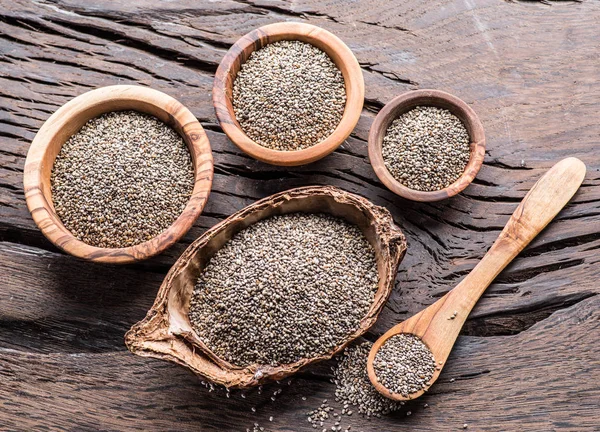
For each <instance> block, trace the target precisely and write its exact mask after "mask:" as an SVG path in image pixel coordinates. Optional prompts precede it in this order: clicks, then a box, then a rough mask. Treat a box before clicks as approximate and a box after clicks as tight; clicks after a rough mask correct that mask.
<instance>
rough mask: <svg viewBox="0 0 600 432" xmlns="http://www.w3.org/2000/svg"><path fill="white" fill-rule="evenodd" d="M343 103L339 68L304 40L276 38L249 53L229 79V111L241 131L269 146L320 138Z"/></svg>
mask: <svg viewBox="0 0 600 432" xmlns="http://www.w3.org/2000/svg"><path fill="white" fill-rule="evenodd" d="M345 106H346V89H345V85H344V77H343V76H342V73H341V71H340V70H339V69H338V68H337V66H336V65H335V63H334V62H333V61H332V60H331V59H330V58H329V56H328V55H327V54H326V53H325V52H324V51H321V50H320V49H319V48H317V47H315V46H313V45H311V44H309V43H306V42H301V41H279V42H274V43H270V44H268V45H265V46H264V47H263V48H261V49H259V50H257V51H254V52H252V54H250V57H249V58H248V60H247V61H246V62H245V63H244V64H243V65H242V66H241V69H240V71H239V72H238V74H237V77H236V79H235V81H234V83H233V109H234V112H235V117H236V119H237V121H238V122H239V124H240V126H241V128H242V130H243V131H244V132H245V133H246V135H248V136H249V137H250V138H251V139H252V140H253V141H255V142H256V143H258V144H259V145H261V146H263V147H267V148H270V149H273V150H282V151H293V150H301V149H304V148H307V147H311V146H313V145H315V144H317V143H319V142H321V141H323V140H324V139H325V138H327V137H328V136H329V135H331V134H332V133H333V131H334V130H335V128H336V127H337V125H338V124H339V123H340V121H341V119H342V116H343V114H344V108H345Z"/></svg>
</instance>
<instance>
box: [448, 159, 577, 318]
mask: <svg viewBox="0 0 600 432" xmlns="http://www.w3.org/2000/svg"><path fill="white" fill-rule="evenodd" d="M584 176H585V165H584V163H583V162H581V161H580V160H579V159H577V158H573V157H570V158H567V159H563V160H562V161H560V162H558V163H557V164H555V165H554V166H553V167H552V168H550V170H548V171H547V172H546V173H545V174H544V175H543V176H542V177H541V178H540V179H539V180H538V181H537V182H536V184H535V185H533V187H532V188H531V190H530V191H529V192H528V193H527V195H525V198H523V201H521V203H520V204H519V206H518V207H517V209H516V210H515V211H514V213H513V214H512V216H511V217H510V219H509V221H508V223H507V224H506V226H505V227H504V229H503V230H502V232H501V233H500V235H499V236H498V239H497V240H496V241H495V242H494V244H493V245H492V247H491V248H490V250H489V251H488V252H487V253H486V254H485V256H484V257H483V259H482V260H481V261H480V262H479V264H477V266H476V267H475V268H474V269H473V270H472V271H471V273H469V275H468V276H467V277H465V278H464V279H463V280H462V282H461V283H460V284H459V285H457V286H456V287H455V288H454V290H453V291H454V292H455V294H454V296H453V297H454V298H455V299H457V298H458V299H461V300H462V301H461V303H462V304H461V305H460V306H462V307H463V308H464V309H465V310H466V311H470V310H471V309H472V308H473V306H475V303H477V300H479V297H481V295H482V294H483V293H484V291H485V290H486V289H487V287H488V286H489V285H490V284H491V283H492V281H493V280H494V279H495V278H496V276H498V274H499V273H500V272H501V271H502V270H503V269H504V268H505V267H506V266H507V265H508V264H509V263H510V262H511V261H512V260H513V259H514V258H515V257H516V256H517V255H518V254H519V252H521V251H522V250H523V249H524V248H525V246H527V245H528V244H529V243H530V242H531V241H532V240H533V239H534V238H535V236H537V235H538V234H539V233H540V232H541V231H542V230H543V229H544V228H545V227H546V225H548V223H550V221H551V220H552V219H554V217H555V216H556V215H557V214H558V213H559V212H560V210H561V209H562V208H563V207H564V206H565V205H566V204H567V203H568V202H569V200H570V199H571V198H572V197H573V195H574V194H575V192H576V191H577V189H579V186H580V185H581V183H582V182H583V178H584Z"/></svg>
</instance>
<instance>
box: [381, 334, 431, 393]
mask: <svg viewBox="0 0 600 432" xmlns="http://www.w3.org/2000/svg"><path fill="white" fill-rule="evenodd" d="M373 369H374V370H375V376H376V377H377V381H379V382H380V383H381V384H382V385H383V386H384V387H385V388H387V389H388V390H389V391H390V392H392V393H397V394H401V395H402V396H404V397H406V396H408V395H409V394H411V393H415V392H417V391H420V390H423V389H424V388H427V387H428V386H429V384H428V383H429V380H430V379H431V377H432V376H433V374H434V372H435V359H434V358H433V354H432V353H431V351H430V350H429V348H428V347H427V345H425V344H424V343H423V341H421V339H420V338H418V337H417V336H415V335H412V334H404V333H401V334H397V335H394V336H392V337H390V338H389V339H388V340H387V341H385V343H384V344H383V345H382V346H381V347H380V348H379V351H377V355H376V356H375V360H374V361H373Z"/></svg>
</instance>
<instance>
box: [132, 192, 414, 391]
mask: <svg viewBox="0 0 600 432" xmlns="http://www.w3.org/2000/svg"><path fill="white" fill-rule="evenodd" d="M294 212H305V213H328V214H331V215H334V216H337V217H341V218H343V219H346V220H347V221H348V222H351V223H353V224H356V225H357V226H358V227H359V228H360V229H361V230H362V232H363V233H364V234H365V236H366V238H367V239H368V240H369V242H370V243H371V245H372V246H373V248H374V250H375V255H376V258H377V272H378V275H379V287H378V289H377V292H376V293H375V298H374V299H373V303H372V304H371V307H370V309H369V311H368V312H367V314H366V315H365V316H364V317H363V319H362V320H361V322H360V327H359V329H358V330H356V331H355V332H354V333H353V334H350V335H348V337H347V338H346V340H344V341H342V342H341V343H340V344H339V345H338V346H336V347H335V348H333V349H332V350H331V351H330V352H327V353H323V355H321V356H318V357H314V358H305V359H302V360H299V361H297V362H295V363H292V364H284V365H279V366H276V367H273V366H269V365H258V364H254V365H250V366H247V367H238V366H235V365H232V364H230V363H228V362H227V361H225V360H223V359H221V358H219V357H218V356H217V355H215V354H214V353H213V352H211V351H210V350H209V349H208V347H207V346H206V345H205V344H204V343H203V342H202V341H201V339H200V337H199V336H198V335H197V334H196V333H195V331H194V329H193V327H192V324H191V322H190V320H189V318H188V314H189V309H190V299H191V297H192V292H193V290H194V286H195V285H196V281H197V280H198V276H199V275H200V272H202V270H203V269H204V267H205V266H206V264H207V263H208V261H209V260H210V258H211V257H212V256H213V255H214V254H215V252H216V251H218V250H219V249H220V248H221V247H222V246H223V245H224V244H225V243H226V242H227V241H229V239H231V238H232V237H233V236H234V235H235V234H236V233H237V232H239V231H241V230H242V229H244V228H245V227H247V226H249V225H251V224H253V223H255V222H258V221H259V220H262V219H265V218H268V217H270V216H273V215H281V214H286V213H294ZM405 252H406V240H405V238H404V235H403V234H402V232H401V231H400V228H398V227H397V226H396V225H395V224H394V221H393V219H392V216H391V214H390V212H389V211H388V210H386V209H385V208H383V207H378V206H376V205H374V204H372V203H371V202H369V201H367V200H366V199H364V198H362V197H359V196H357V195H353V194H351V193H348V192H345V191H343V190H341V189H338V188H335V187H332V186H309V187H302V188H297V189H291V190H288V191H285V192H281V193H278V194H275V195H272V196H270V197H267V198H264V199H262V200H260V201H257V202H256V203H254V204H252V205H250V206H248V207H246V208H245V209H242V210H240V211H239V212H237V213H235V214H233V215H231V216H230V217H229V218H227V219H225V220H224V221H222V222H221V223H219V224H217V225H215V226H214V227H212V228H211V229H209V230H208V231H206V232H205V233H204V234H203V235H202V236H201V237H200V238H198V240H196V241H195V242H194V243H192V244H191V245H190V247H189V248H188V249H187V250H186V251H185V252H184V253H183V255H181V257H180V258H179V259H178V260H177V262H176V263H175V264H174V265H173V267H172V268H171V270H170V271H169V273H168V274H167V277H166V278H165V280H164V281H163V283H162V285H161V287H160V289H159V290H158V294H157V297H156V300H155V301H154V305H153V306H152V308H151V309H150V311H149V312H148V314H147V315H146V318H144V319H143V320H142V321H140V322H138V323H137V324H135V325H134V326H133V327H132V328H131V330H129V331H128V332H127V334H126V335H125V343H126V345H127V347H128V348H129V350H130V351H131V352H132V353H134V354H137V355H141V356H144V357H155V358H159V359H163V360H170V361H173V362H175V363H178V364H180V365H183V366H186V367H187V368H189V369H191V370H192V371H193V372H194V373H196V374H198V375H200V376H203V377H206V378H208V379H209V380H211V381H213V382H215V383H217V384H222V385H224V386H227V387H252V386H256V385H259V384H262V383H264V382H267V381H272V380H279V379H282V378H285V377H286V376H289V375H291V374H293V373H295V372H297V371H298V370H300V369H301V368H302V367H304V366H306V365H309V364H311V363H315V362H318V361H321V360H327V359H330V358H331V357H333V356H334V355H335V354H337V353H338V352H340V351H341V350H343V349H344V347H345V346H346V345H347V344H348V343H350V342H351V341H352V340H354V339H356V338H357V337H359V336H361V335H362V334H364V333H365V332H366V331H367V330H368V329H369V328H370V327H371V326H372V325H373V324H374V323H375V321H376V320H377V316H378V315H379V313H380V312H381V310H382V308H383V305H384V304H385V302H386V301H387V299H388V297H389V295H390V293H391V291H392V289H393V287H394V281H395V279H396V272H397V270H398V265H399V263H400V261H401V260H402V258H403V257H404V253H405Z"/></svg>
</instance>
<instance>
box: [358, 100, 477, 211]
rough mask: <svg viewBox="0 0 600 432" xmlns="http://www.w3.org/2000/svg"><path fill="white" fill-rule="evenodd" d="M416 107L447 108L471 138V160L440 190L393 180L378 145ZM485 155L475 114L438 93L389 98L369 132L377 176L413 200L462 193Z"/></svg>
mask: <svg viewBox="0 0 600 432" xmlns="http://www.w3.org/2000/svg"><path fill="white" fill-rule="evenodd" d="M417 106H434V107H438V108H445V109H447V110H448V111H450V112H451V113H452V114H454V115H455V116H456V117H458V118H459V119H460V120H461V121H462V122H463V124H464V125H465V127H466V128H467V131H468V132H469V137H470V138H471V143H470V147H471V157H470V158H469V162H468V163H467V166H466V168H465V171H464V173H463V174H462V175H461V176H460V177H459V178H458V179H457V180H456V181H455V182H454V183H452V184H451V185H450V186H448V187H446V188H444V189H441V190H437V191H431V192H424V191H417V190H414V189H410V188H408V187H406V186H404V185H403V184H402V183H400V182H399V181H398V180H396V179H395V178H394V177H393V176H392V174H391V173H390V172H389V171H388V169H387V168H386V167H385V164H384V162H383V156H382V154H381V145H382V143H383V137H384V136H385V133H386V131H387V129H388V127H389V126H390V124H391V123H392V121H394V120H395V119H396V118H398V117H399V116H400V115H402V114H404V113H405V112H407V111H410V110H411V109H413V108H415V107H417ZM484 156H485V134H484V132H483V125H482V124H481V122H480V121H479V118H478V117H477V114H475V111H473V109H471V107H470V106H469V105H467V104H466V103H465V102H463V101H462V100H460V99H459V98H457V97H456V96H453V95H451V94H449V93H446V92H443V91H440V90H415V91H410V92H407V93H404V94H401V95H400V96H398V97H396V98H394V99H392V100H391V101H390V102H389V103H387V104H386V105H385V106H384V107H383V109H382V110H381V111H379V114H377V117H375V121H374V122H373V124H372V125H371V129H370V131H369V159H370V160H371V165H372V166H373V169H374V170H375V173H376V174H377V177H379V180H381V182H382V183H383V184H384V185H386V186H387V187H388V189H390V190H391V191H392V192H394V193H396V194H398V195H400V196H401V197H404V198H407V199H410V200H413V201H439V200H442V199H445V198H449V197H451V196H454V195H456V194H457V193H459V192H461V191H462V190H464V189H465V188H466V187H467V186H469V184H470V183H471V182H472V181H473V179H474V178H475V176H476V175H477V173H478V172H479V169H480V168H481V165H482V164H483V158H484Z"/></svg>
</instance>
